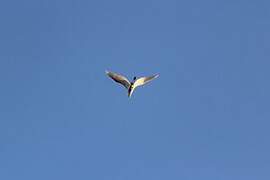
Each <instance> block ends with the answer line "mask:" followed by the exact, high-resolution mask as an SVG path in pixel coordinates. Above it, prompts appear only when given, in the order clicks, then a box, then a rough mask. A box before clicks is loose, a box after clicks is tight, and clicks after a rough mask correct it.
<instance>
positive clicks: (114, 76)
mask: <svg viewBox="0 0 270 180" xmlns="http://www.w3.org/2000/svg"><path fill="white" fill-rule="evenodd" d="M106 74H107V75H108V76H109V77H110V78H112V79H113V80H114V81H115V82H117V83H120V84H122V85H123V86H124V87H125V88H126V89H127V90H128V97H131V95H132V93H133V91H134V90H135V88H137V87H139V86H142V85H145V84H146V83H148V82H150V81H152V80H153V79H155V78H157V77H158V76H159V75H158V74H156V75H153V76H149V77H141V78H139V79H136V77H134V79H133V82H130V81H129V80H128V79H127V78H126V77H125V76H123V75H120V74H117V73H114V72H110V71H106Z"/></svg>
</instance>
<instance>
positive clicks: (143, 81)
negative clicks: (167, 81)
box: [134, 74, 159, 88]
mask: <svg viewBox="0 0 270 180" xmlns="http://www.w3.org/2000/svg"><path fill="white" fill-rule="evenodd" d="M158 76H159V75H158V74H156V75H153V76H149V77H141V78H139V79H137V80H136V81H135V83H134V88H136V87H138V86H142V85H145V84H146V83H148V82H150V81H152V80H153V79H155V78H157V77H158Z"/></svg>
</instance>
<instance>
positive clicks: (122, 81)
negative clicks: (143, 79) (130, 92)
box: [106, 71, 130, 89]
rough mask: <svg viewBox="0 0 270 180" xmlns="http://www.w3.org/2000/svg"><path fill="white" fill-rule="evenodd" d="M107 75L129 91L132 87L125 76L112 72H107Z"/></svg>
mask: <svg viewBox="0 0 270 180" xmlns="http://www.w3.org/2000/svg"><path fill="white" fill-rule="evenodd" d="M106 74H107V75H108V76H109V77H110V78H112V79H113V80H114V81H115V82H117V83H120V84H122V85H123V86H124V87H125V88H127V89H128V88H129V87H130V82H129V80H128V79H127V78H126V77H125V76H122V75H120V74H117V73H114V72H110V71H106Z"/></svg>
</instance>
